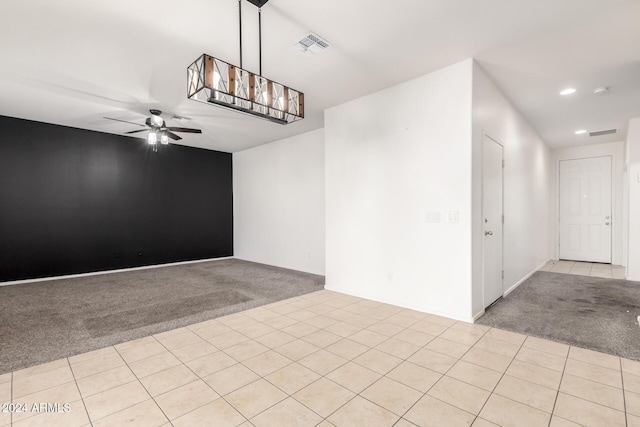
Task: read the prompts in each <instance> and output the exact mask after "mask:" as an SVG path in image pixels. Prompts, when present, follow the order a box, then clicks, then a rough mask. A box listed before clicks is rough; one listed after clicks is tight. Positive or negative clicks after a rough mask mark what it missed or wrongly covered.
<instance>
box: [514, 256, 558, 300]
mask: <svg viewBox="0 0 640 427" xmlns="http://www.w3.org/2000/svg"><path fill="white" fill-rule="evenodd" d="M551 260H552V259H551V258H549V259H548V260H546V261H544V262H543V263H542V264H540V265H539V266H537V267H536V268H534V269H533V270H532V271H530V272H529V273H528V274H527V275H526V276H524V277H523V278H522V279H520V280H518V281H517V282H516V283H515V284H514V285H513V286H511V287H510V288H509V289H507V290H506V291H505V292H504V294H502V296H503V297H506V296H507V295H509V294H510V293H511V292H513V291H515V290H516V288H517V287H518V286H520V285H521V284H523V283H524V281H525V280H527V279H528V278H529V277H531V276H532V275H533V273H535V272H536V271H538V270H540V269H541V268H542V267H544V266H545V265H546V264H547V263H548V262H549V261H551Z"/></svg>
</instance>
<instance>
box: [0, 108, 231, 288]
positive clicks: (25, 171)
mask: <svg viewBox="0 0 640 427" xmlns="http://www.w3.org/2000/svg"><path fill="white" fill-rule="evenodd" d="M231 156H232V155H231V154H230V153H222V152H217V151H210V150H203V149H198V148H191V147H185V146H181V145H169V146H160V147H159V150H158V152H157V153H154V152H153V151H152V150H151V148H150V146H149V145H148V144H146V142H145V141H144V140H143V139H139V138H131V137H125V136H118V135H111V134H105V133H100V132H92V131H87V130H81V129H74V128H69V127H64V126H56V125H51V124H46V123H40V122H34V121H29V120H22V119H15V118H10V117H3V116H0V282H4V281H10V280H19V279H30V278H39V277H48V276H59V275H65V274H74V273H86V272H93V271H102V270H111V269H118V268H127V267H137V266H144V265H152V264H162V263H168V262H177V261H187V260H197V259H206V258H215V257H222V256H230V255H233V190H232V157H231Z"/></svg>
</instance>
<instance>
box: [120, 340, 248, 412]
mask: <svg viewBox="0 0 640 427" xmlns="http://www.w3.org/2000/svg"><path fill="white" fill-rule="evenodd" d="M191 332H192V333H194V334H195V332H193V331H191ZM196 335H197V334H196ZM152 336H153V335H152ZM153 338H154V339H155V340H156V341H157V342H158V343H159V344H160V345H161V346H162V347H164V348H165V349H166V350H167V351H168V352H169V353H170V354H171V355H172V356H174V357H175V358H176V359H178V360H179V361H180V364H181V365H183V366H184V367H185V368H187V369H188V370H189V371H191V372H192V373H193V374H194V375H195V376H196V377H197V378H198V380H199V381H202V382H203V383H205V384H206V385H207V387H209V388H210V389H211V390H213V392H214V393H215V394H217V395H218V398H216V399H213V400H212V401H211V402H215V401H216V400H218V399H219V398H220V399H223V400H224V401H225V402H227V404H229V405H230V406H231V407H232V408H233V409H235V410H236V411H238V410H237V408H235V407H234V406H233V405H231V403H230V402H228V401H227V400H226V399H225V398H224V396H222V395H221V394H220V393H218V392H217V391H215V390H214V389H213V387H211V385H209V383H207V382H206V381H205V380H204V378H202V377H201V376H200V375H198V374H197V373H196V372H194V371H193V370H192V369H191V368H190V367H189V366H187V365H186V363H185V362H183V361H182V360H181V359H180V358H179V357H178V356H176V355H175V354H174V353H173V351H171V350H169V348H168V347H167V346H165V345H164V344H163V343H162V342H161V341H160V340H158V339H157V338H156V337H155V336H153ZM200 338H202V337H200ZM202 339H204V338H202ZM205 341H206V340H205ZM207 342H208V341H207ZM209 344H211V343H209ZM211 345H213V344H211ZM214 347H215V346H214ZM179 348H181V347H179ZM216 348H217V349H218V351H222V350H221V349H219V348H218V347H216ZM176 350H177V349H176ZM225 354H226V353H225ZM202 357H207V355H205V356H202ZM229 357H231V356H229ZM194 360H197V359H194ZM234 360H235V359H234ZM238 363H239V362H238ZM176 366H180V365H176ZM232 366H233V365H232ZM171 368H175V366H172V367H171ZM171 368H167V369H164V370H162V371H159V372H164V371H166V370H168V369H171ZM129 369H131V368H129ZM224 369H226V368H223V369H220V371H222V370H224ZM132 372H133V370H132ZM159 372H157V373H159ZM216 372H219V371H216ZM213 373H215V372H213ZM213 373H212V374H213ZM133 375H135V376H136V378H138V375H137V374H136V373H135V372H133ZM151 375H155V374H151ZM138 381H139V382H140V384H141V385H142V386H143V387H144V388H145V390H147V388H146V387H145V386H144V384H142V381H140V379H138ZM256 381H257V380H256ZM192 382H195V381H192ZM188 384H191V383H187V384H183V385H180V386H178V387H175V388H172V389H171V390H167V391H165V392H164V393H161V394H159V395H158V396H162V395H163V394H165V393H169V392H171V391H174V390H177V389H178V388H180V387H183V386H185V385H188ZM147 393H149V390H147ZM149 396H151V399H152V400H153V402H154V403H155V404H156V405H157V406H158V408H160V410H161V411H162V413H163V414H164V416H165V417H167V420H169V423H170V424H171V425H173V421H174V420H172V419H171V418H169V416H168V415H167V414H166V413H165V411H164V409H162V407H161V406H160V404H158V402H157V401H156V397H157V396H155V397H154V396H152V395H151V393H149ZM211 402H207V403H205V404H204V405H200V406H198V407H197V408H194V409H192V410H190V411H188V412H185V413H184V414H182V415H180V416H179V417H176V419H178V418H181V417H184V416H185V415H187V414H190V413H191V412H194V411H197V410H198V409H200V408H202V407H203V406H206V405H208V404H209V403H211ZM238 413H239V414H240V415H241V416H242V417H243V418H245V420H247V421H248V420H249V419H248V418H247V417H245V416H244V415H242V413H241V412H240V411H238Z"/></svg>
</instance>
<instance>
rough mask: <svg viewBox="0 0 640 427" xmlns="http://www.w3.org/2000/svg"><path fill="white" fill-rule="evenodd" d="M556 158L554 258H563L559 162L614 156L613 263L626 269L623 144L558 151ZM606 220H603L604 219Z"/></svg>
mask: <svg viewBox="0 0 640 427" xmlns="http://www.w3.org/2000/svg"><path fill="white" fill-rule="evenodd" d="M551 154H552V158H553V181H554V191H553V193H552V195H551V199H550V203H551V204H552V206H553V211H554V213H555V214H554V217H553V218H554V221H551V233H552V234H551V235H552V236H553V244H554V248H553V256H554V258H555V259H558V257H559V254H560V247H559V246H558V245H559V243H560V240H559V227H558V221H557V220H555V219H557V218H558V216H559V210H558V209H559V206H558V195H559V194H560V193H559V191H560V186H559V181H560V180H559V171H560V161H561V160H570V159H585V158H589V157H600V156H611V171H612V174H613V176H612V180H611V182H612V187H613V188H612V191H611V203H612V212H611V218H612V221H611V225H612V229H611V231H612V241H611V260H612V263H613V264H616V265H624V264H625V261H624V260H623V249H622V248H623V237H622V236H623V233H624V231H625V230H624V229H625V228H626V227H624V226H623V220H622V200H623V181H622V176H623V170H624V142H611V143H606V144H591V145H581V146H579V147H567V148H558V149H555V150H553V151H552V152H551ZM603 220H604V218H603Z"/></svg>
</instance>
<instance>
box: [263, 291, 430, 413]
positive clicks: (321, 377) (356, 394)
mask: <svg viewBox="0 0 640 427" xmlns="http://www.w3.org/2000/svg"><path fill="white" fill-rule="evenodd" d="M352 304H357V302H356V303H352ZM352 304H348V305H352ZM348 305H347V306H348ZM344 307H346V306H343V307H340V308H334V310H331V311H335V310H338V309H344ZM373 308H375V307H372V309H373ZM307 311H308V310H307ZM331 311H328V312H326V313H330V312H331ZM343 311H347V310H343ZM366 311H369V310H366ZM366 311H365V312H366ZM347 312H348V313H351V314H352V315H351V316H349V317H348V318H350V317H355V316H356V315H360V314H359V313H353V312H349V311H347ZM326 313H325V314H326ZM318 315H322V314H318ZM391 316H393V315H390V316H387V318H388V317H391ZM287 317H289V316H287ZM385 319H386V318H385ZM294 320H297V319H294ZM306 320H309V319H306ZM345 320H346V319H344V320H338V321H337V322H336V323H339V322H344V321H345ZM374 320H376V323H374V324H372V325H369V326H368V327H366V328H361V329H360V331H363V330H366V329H367V328H369V327H371V326H373V325H375V324H377V323H380V322H382V321H383V320H384V319H382V320H378V319H374ZM417 322H418V321H416V322H414V324H415V323H417ZM298 323H305V324H306V322H305V321H300V320H298ZM334 324H335V323H334ZM330 326H331V325H329V326H326V327H325V328H319V330H325V329H326V328H327V327H330ZM353 326H356V327H360V326H357V325H353ZM398 326H399V325H398ZM404 329H408V327H405V328H404ZM404 329H403V330H404ZM360 331H358V332H360ZM326 332H328V331H326ZM358 332H354V333H353V334H350V335H348V336H347V337H341V339H340V340H338V341H336V342H340V341H342V340H344V339H347V338H348V337H350V336H352V335H355V334H356V333H358ZM312 333H313V332H312ZM307 335H310V334H307ZM307 335H304V336H307ZM334 335H335V334H334ZM381 335H382V334H381ZM304 336H303V337H300V338H297V337H296V338H297V339H300V340H303V338H304ZM388 339H390V337H387V339H386V340H384V341H383V342H385V341H388ZM303 341H304V340H303ZM352 341H353V340H352ZM305 342H306V341H305ZM354 342H356V343H358V342H357V341H354ZM358 344H361V343H358ZM330 345H331V344H330ZM361 345H364V344H361ZM364 346H365V347H368V348H369V350H371V349H373V347H369V346H368V345H364ZM326 347H328V346H326ZM326 347H324V348H322V347H320V348H319V349H318V350H317V351H314V352H313V353H310V354H308V355H307V356H305V357H308V356H310V355H311V354H315V353H318V352H319V351H320V350H325V351H329V352H330V353H331V354H334V355H336V354H335V353H333V352H331V351H330V350H326ZM272 350H273V351H276V352H277V350H276V349H272ZM369 350H367V351H369ZM367 351H365V352H363V353H362V354H364V353H366V352H367ZM416 351H418V350H416ZM277 353H278V354H280V353H279V352H277ZM282 356H284V355H282ZM336 356H338V357H342V356H340V355H336ZM284 357H286V356H284ZM305 357H303V358H302V359H304V358H305ZM356 357H359V355H358V356H356ZM302 359H300V360H302ZM354 359H355V358H351V359H350V360H347V359H345V360H347V361H346V362H345V363H343V364H341V365H340V366H338V367H336V368H334V369H332V370H331V371H329V372H327V373H326V374H325V375H321V374H320V373H319V372H316V371H313V369H311V371H312V372H315V373H316V374H318V375H321V376H320V378H318V379H317V380H315V381H312V382H311V383H309V384H307V385H306V386H305V387H303V388H302V389H304V388H306V387H309V386H310V385H312V384H314V383H316V382H318V381H320V380H321V379H323V378H324V379H325V380H327V381H330V382H332V383H334V384H336V385H337V386H339V387H342V388H344V389H345V390H348V391H350V392H352V393H353V391H351V390H349V389H348V388H346V387H344V386H342V385H341V384H338V383H336V382H335V381H333V380H332V379H330V378H327V375H329V374H330V373H331V372H334V371H335V370H337V369H339V368H340V367H342V366H344V365H346V364H347V363H349V362H353V363H356V364H358V363H357V362H354ZM405 361H406V359H405ZM293 363H298V364H300V363H299V361H294V362H293ZM290 365H291V364H289V365H287V366H290ZM301 366H304V365H301ZM358 366H362V365H360V364H358ZM363 367H364V366H363ZM364 368H366V367H364ZM281 369H282V368H281ZM307 369H309V368H307ZM366 369H368V368H366ZM276 372H277V371H276ZM382 377H384V375H382V376H381V377H380V378H382ZM262 378H263V379H264V380H265V381H267V382H269V380H268V379H267V378H266V377H262ZM377 381H379V379H378V380H377ZM377 381H374V383H375V382H377ZM269 383H270V384H271V382H269ZM272 385H274V384H272ZM274 386H275V385H274ZM370 386H371V385H369V386H368V387H370ZM275 387H276V388H279V387H277V386H275ZM368 387H366V388H365V390H366V389H367V388H368ZM302 389H301V390H302ZM283 391H284V390H283ZM298 391H300V390H298ZM298 391H296V393H297V392H298ZM285 393H286V392H285ZM286 394H287V395H288V397H290V398H292V399H294V400H295V401H296V402H298V403H299V404H301V405H302V406H304V407H305V408H307V409H309V410H310V411H312V412H313V413H315V414H317V415H318V416H320V417H321V418H322V419H323V420H324V421H327V422H330V421H329V420H328V418H329V417H330V416H331V415H333V414H334V413H336V412H337V411H339V410H340V409H341V408H342V407H344V406H345V405H347V404H348V403H349V402H351V401H352V400H353V399H355V398H356V397H358V396H360V393H355V395H354V396H353V397H352V398H350V399H349V400H347V401H346V402H345V403H344V404H342V405H340V406H339V407H338V408H336V409H335V410H334V411H333V412H331V413H330V414H329V415H327V416H326V417H323V416H322V415H321V414H319V413H317V412H316V411H315V410H313V409H312V408H309V407H308V406H307V405H306V404H304V403H303V402H300V401H299V400H298V399H296V398H295V397H294V396H293V395H290V394H288V393H286ZM360 397H362V398H363V399H366V398H365V397H363V396H360ZM284 400H286V399H284ZM366 400H368V399H366ZM280 402H281V401H280ZM280 402H278V403H280ZM371 403H373V404H375V405H376V406H379V407H381V406H380V405H378V404H377V403H375V402H371ZM276 405H277V403H276ZM273 406H275V405H273ZM273 406H271V407H273ZM271 407H269V408H267V409H265V410H264V411H266V410H268V409H270V408H271ZM381 408H383V407H381ZM383 409H384V410H386V411H388V409H386V408H383ZM264 411H262V412H264ZM262 412H260V413H262ZM388 412H390V413H393V412H391V411H388ZM258 415H259V414H256V415H255V416H258ZM255 416H254V417H255ZM400 418H402V417H400Z"/></svg>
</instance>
